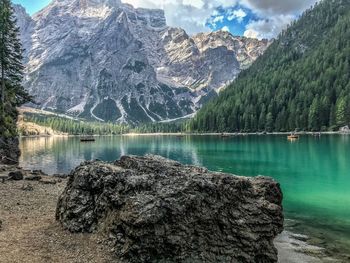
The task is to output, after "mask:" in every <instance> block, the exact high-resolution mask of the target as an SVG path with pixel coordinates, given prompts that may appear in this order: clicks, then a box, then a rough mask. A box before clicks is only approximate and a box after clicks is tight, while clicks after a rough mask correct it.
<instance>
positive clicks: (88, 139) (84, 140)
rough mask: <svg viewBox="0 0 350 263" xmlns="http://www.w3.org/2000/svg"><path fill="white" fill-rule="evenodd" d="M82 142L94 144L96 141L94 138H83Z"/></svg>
mask: <svg viewBox="0 0 350 263" xmlns="http://www.w3.org/2000/svg"><path fill="white" fill-rule="evenodd" d="M80 141H81V142H94V141H96V140H95V138H94V137H83V138H81V139H80Z"/></svg>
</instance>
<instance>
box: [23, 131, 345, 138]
mask: <svg viewBox="0 0 350 263" xmlns="http://www.w3.org/2000/svg"><path fill="white" fill-rule="evenodd" d="M290 134H296V135H300V136H302V135H316V136H317V135H350V133H343V132H339V131H337V132H296V133H294V132H268V133H262V132H247V133H242V132H237V133H229V132H224V133H214V132H213V133H184V132H179V133H170V132H158V133H125V134H105V135H99V134H94V135H74V134H50V135H42V134H41V135H20V136H19V137H20V138H51V137H62V138H65V137H89V136H92V137H113V136H126V137H133V136H177V137H180V136H181V137H184V136H218V137H219V136H221V137H241V136H256V135H258V136H266V135H290Z"/></svg>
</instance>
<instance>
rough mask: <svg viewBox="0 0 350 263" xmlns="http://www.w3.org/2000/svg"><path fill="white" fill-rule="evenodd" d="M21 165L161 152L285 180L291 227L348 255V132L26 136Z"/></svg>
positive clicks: (65, 166)
mask: <svg viewBox="0 0 350 263" xmlns="http://www.w3.org/2000/svg"><path fill="white" fill-rule="evenodd" d="M21 150H22V156H21V159H20V164H21V166H22V167H24V168H26V169H41V170H43V171H45V172H47V173H49V174H57V173H68V172H69V171H70V170H71V169H73V168H74V167H76V166H77V165H79V164H80V163H81V162H82V161H84V160H92V159H100V160H104V161H113V160H116V159H118V158H119V157H120V156H122V155H126V154H133V155H145V154H148V153H151V154H157V155H161V156H164V157H166V158H170V159H174V160H177V161H180V162H182V163H185V164H194V165H199V166H205V167H207V168H208V169H210V170H213V171H220V172H227V173H233V174H237V175H241V176H257V175H265V176H271V177H273V178H275V179H276V180H277V181H278V182H280V184H281V186H282V190H283V193H284V211H285V216H286V218H287V220H286V228H287V229H290V230H292V231H294V232H296V233H301V234H306V235H308V236H309V237H310V240H309V243H311V244H315V245H318V246H322V247H324V248H326V249H327V253H330V255H340V256H344V255H347V256H346V257H350V136H346V135H323V136H322V137H321V138H317V137H313V136H307V135H305V136H302V137H301V138H300V140H297V141H294V142H291V141H288V140H287V138H286V136H282V135H281V136H278V135H274V136H241V137H238V136H237V137H229V138H221V137H219V136H184V137H176V136H115V137H107V136H106V137H97V138H96V142H94V143H81V142H80V139H79V138H76V137H69V138H65V137H63V138H61V137H50V138H22V139H21Z"/></svg>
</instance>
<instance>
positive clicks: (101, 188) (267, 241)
mask: <svg viewBox="0 0 350 263" xmlns="http://www.w3.org/2000/svg"><path fill="white" fill-rule="evenodd" d="M56 218H57V220H59V221H60V222H61V224H62V225H63V227H65V228H66V229H68V230H69V231H71V232H100V231H102V232H105V233H106V234H107V235H108V237H109V239H110V241H111V242H112V244H113V246H114V248H113V249H114V251H115V254H116V257H117V260H118V262H167V263H171V262H191V263H196V262H198V263H199V262H255V263H259V262H277V250H276V249H275V247H274V245H273V240H274V238H275V237H276V235H278V234H279V233H281V232H282V230H283V214H282V192H281V189H280V186H279V184H278V183H277V182H275V181H274V180H273V179H271V178H267V177H256V178H247V177H238V176H233V175H231V174H222V173H215V172H210V171H208V170H207V169H205V168H200V167H194V166H187V165H181V164H180V163H178V162H175V161H171V160H167V159H164V158H162V157H158V156H150V155H148V156H145V157H136V156H124V157H122V158H121V159H120V160H119V161H116V162H115V163H114V164H112V163H105V162H101V161H94V162H85V163H83V164H81V165H80V166H79V167H77V168H76V169H75V170H74V171H73V172H72V173H71V175H70V178H69V181H68V184H67V188H66V189H65V191H64V193H63V194H62V195H61V197H60V199H59V202H58V206H57V211H56Z"/></svg>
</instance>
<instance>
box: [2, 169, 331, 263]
mask: <svg viewBox="0 0 350 263" xmlns="http://www.w3.org/2000/svg"><path fill="white" fill-rule="evenodd" d="M0 168H1V169H0V178H5V177H6V176H7V175H8V173H9V170H13V169H15V168H14V167H5V168H4V167H0ZM15 170H16V169H15ZM66 183H67V179H53V177H49V176H42V179H41V181H26V180H20V181H7V180H6V181H5V180H0V263H12V262H13V263H17V262H18V263H22V262H26V263H50V262H66V263H73V262H74V263H78V262H91V263H102V262H113V253H112V252H111V250H110V249H109V247H108V245H107V244H106V243H105V241H104V240H106V237H104V236H102V235H99V234H98V235H89V234H71V233H70V232H68V231H65V230H63V228H62V227H61V226H60V225H59V223H58V222H56V220H55V211H56V204H57V200H58V197H59V195H60V194H61V193H62V192H63V190H64V188H65V186H66ZM275 245H276V247H277V249H278V251H279V262H280V263H319V262H337V261H334V260H332V259H329V258H322V257H321V256H320V255H322V249H320V248H318V247H313V246H309V245H307V244H306V243H305V242H303V241H302V240H300V239H298V238H297V236H296V235H295V234H293V233H290V232H287V231H285V232H283V233H282V234H281V235H280V236H279V237H278V238H277V239H276V240H275Z"/></svg>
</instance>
